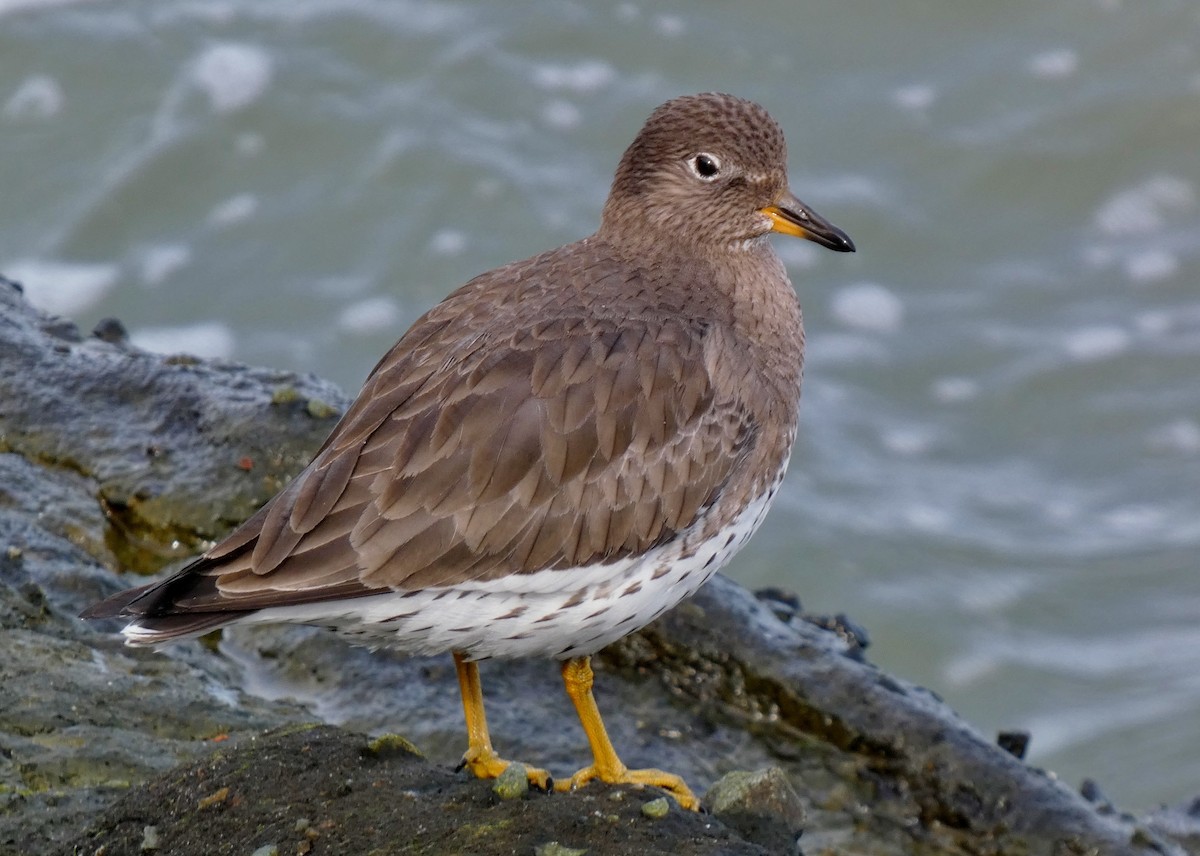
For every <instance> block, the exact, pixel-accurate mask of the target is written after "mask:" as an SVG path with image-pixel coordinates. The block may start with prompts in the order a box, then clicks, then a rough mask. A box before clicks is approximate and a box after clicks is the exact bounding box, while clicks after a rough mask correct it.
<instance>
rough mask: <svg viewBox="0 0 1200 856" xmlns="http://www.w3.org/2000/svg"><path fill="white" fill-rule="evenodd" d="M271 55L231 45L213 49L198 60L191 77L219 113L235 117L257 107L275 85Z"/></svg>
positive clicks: (227, 44)
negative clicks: (242, 111) (246, 108)
mask: <svg viewBox="0 0 1200 856" xmlns="http://www.w3.org/2000/svg"><path fill="white" fill-rule="evenodd" d="M272 70H273V69H272V62H271V57H270V55H269V54H268V53H267V52H266V51H265V50H264V49H263V48H261V47H259V46H258V45H246V44H236V43H232V42H227V43H224V44H217V45H213V46H212V47H210V48H208V49H207V50H205V51H204V53H202V54H200V56H198V57H196V59H195V60H194V61H193V63H192V67H191V72H190V77H191V80H192V82H193V83H195V84H196V85H197V86H198V87H200V89H202V90H203V91H204V93H205V94H206V95H207V96H208V101H209V104H210V105H212V108H213V110H215V111H216V112H218V113H232V112H234V111H237V110H241V109H242V108H244V107H246V106H248V105H250V104H253V103H254V102H255V101H257V100H258V99H259V98H260V97H261V96H262V94H263V92H265V91H266V89H267V86H268V85H269V84H270V83H271V75H272Z"/></svg>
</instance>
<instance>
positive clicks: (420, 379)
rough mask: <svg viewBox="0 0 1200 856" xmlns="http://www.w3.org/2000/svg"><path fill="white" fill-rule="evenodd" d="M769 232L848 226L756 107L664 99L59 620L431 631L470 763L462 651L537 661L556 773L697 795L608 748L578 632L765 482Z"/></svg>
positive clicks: (768, 478) (782, 312)
mask: <svg viewBox="0 0 1200 856" xmlns="http://www.w3.org/2000/svg"><path fill="white" fill-rule="evenodd" d="M771 232H780V233H783V234H785V235H793V236H797V237H801V238H807V239H809V240H811V241H815V242H816V243H817V244H820V245H822V246H824V247H828V248H829V249H831V250H836V251H839V252H850V251H853V250H854V244H853V243H852V242H851V241H850V239H849V238H848V237H847V236H846V235H845V234H844V233H843V232H842V231H841V230H839V229H838V228H836V227H835V226H833V225H832V224H831V223H829V222H828V221H826V220H824V219H822V218H821V217H820V216H818V215H817V214H816V213H815V212H814V211H813V210H812V209H811V208H809V207H808V206H807V205H805V204H804V203H802V202H801V201H800V200H799V199H797V198H796V197H795V196H794V195H793V194H792V192H791V191H790V190H789V188H788V182H787V173H786V149H785V144H784V137H783V132H782V131H781V129H780V127H779V125H778V124H777V123H776V122H775V120H773V119H772V118H771V116H770V115H769V114H768V113H767V111H766V110H765V109H763V108H762V107H761V106H759V105H758V104H755V103H753V102H751V101H746V100H744V99H741V98H736V97H734V96H730V95H723V94H715V93H707V94H701V95H693V96H685V97H682V98H676V99H674V100H672V101H668V102H667V103H665V104H663V105H662V106H660V107H659V108H658V109H657V110H655V111H654V113H653V114H652V115H651V116H650V118H649V119H648V120H647V121H646V124H645V126H644V127H643V128H642V129H641V131H640V132H639V133H638V134H637V137H636V138H635V139H634V141H633V143H632V144H631V145H630V146H629V148H628V149H627V150H626V151H625V154H624V156H623V157H622V158H621V162H620V164H619V166H618V167H617V171H616V176H615V178H614V180H613V183H612V189H611V192H610V194H609V197H608V201H607V202H606V204H605V206H604V210H603V214H602V217H601V223H600V228H599V229H598V230H597V231H596V233H595V234H593V235H592V236H590V237H587V238H584V239H583V240H581V241H578V242H576V243H573V244H568V245H567V246H564V247H560V248H559V249H556V250H551V251H549V252H546V253H542V254H541V255H538V256H534V257H533V258H530V259H526V260H525V261H519V262H514V263H512V264H509V265H506V266H504V267H500V268H497V269H495V270H492V271H489V272H487V273H484V274H482V275H480V276H478V277H476V278H475V279H473V280H471V281H470V282H468V283H467V284H466V285H464V286H462V287H461V288H459V289H458V290H457V291H455V292H453V293H452V294H451V295H450V296H449V297H447V298H446V299H445V300H443V301H442V302H441V303H439V304H438V305H437V306H435V307H434V308H433V309H431V310H430V311H429V312H428V313H426V314H425V315H424V316H423V317H422V318H420V319H419V320H418V321H417V322H416V323H415V324H414V325H413V326H412V328H411V329H409V331H408V332H407V333H405V334H404V336H403V337H402V338H401V339H400V341H399V342H398V343H397V344H396V345H395V346H394V347H393V348H392V349H391V350H390V351H389V352H388V353H387V354H386V355H385V356H384V357H383V359H382V360H380V362H379V364H378V365H377V366H376V367H375V369H374V370H373V371H372V372H371V375H370V377H368V379H367V381H366V384H365V385H364V387H363V389H362V392H361V393H359V395H358V398H357V399H356V400H355V401H354V403H353V404H352V405H351V406H350V408H349V409H348V410H347V411H346V413H345V415H344V416H343V417H342V419H341V421H340V422H339V423H338V425H337V427H336V428H334V430H333V433H332V434H331V435H330V436H329V439H328V440H326V441H325V444H324V445H323V446H322V447H321V449H320V451H318V452H317V454H316V457H315V458H313V460H312V462H311V463H310V464H309V465H308V466H307V467H306V468H305V469H304V471H303V472H302V473H300V475H299V476H297V477H296V478H295V480H293V481H292V482H291V483H290V484H288V485H287V487H285V488H284V489H283V490H282V491H281V492H280V493H279V494H278V495H277V496H275V497H274V498H273V499H272V500H271V501H270V502H268V503H267V504H266V505H265V506H264V507H263V508H262V509H261V510H260V511H259V512H258V513H257V514H255V515H254V516H253V517H251V518H250V519H249V520H247V521H246V522H245V523H244V524H242V526H241V527H239V528H238V529H237V530H236V531H235V532H233V534H232V535H230V536H229V537H227V538H226V539H225V540H223V541H221V542H220V543H218V544H217V545H216V546H214V547H213V548H212V549H210V550H209V551H208V552H206V553H204V554H203V555H202V556H200V557H199V558H198V559H196V560H194V561H193V562H192V563H191V564H189V565H187V566H186V567H185V568H184V569H183V570H181V571H179V572H178V573H176V574H175V575H173V576H171V577H170V578H168V579H166V580H165V581H161V582H155V583H151V584H149V585H146V586H142V587H140V588H135V589H132V590H129V591H125V592H121V593H119V594H116V595H114V596H112V597H110V598H108V599H107V600H105V601H102V602H101V603H98V604H96V605H94V606H92V607H90V608H89V609H88V610H86V611H85V612H84V613H83V617H85V618H108V617H113V616H119V617H120V618H123V619H127V620H128V624H127V626H126V627H125V629H124V631H123V632H124V635H125V637H126V640H127V641H128V642H129V643H130V644H134V645H152V644H157V643H161V642H167V641H170V640H173V639H179V638H183V637H189V636H196V635H199V634H202V633H206V632H208V631H211V630H213V629H216V628H219V627H223V626H226V625H231V624H253V623H262V622H297V623H304V624H315V625H322V626H326V627H330V628H333V629H334V630H336V631H338V632H340V633H343V634H346V635H348V636H349V637H351V639H353V640H354V641H357V642H360V643H362V644H366V645H371V646H376V647H378V646H390V647H393V648H397V649H400V650H403V651H408V652H413V653H417V654H435V653H444V652H450V653H452V654H453V656H454V662H455V665H456V667H457V672H458V680H459V685H460V690H461V692H462V700H463V708H464V711H465V714H466V725H467V734H468V748H467V751H466V754H465V755H464V756H463V764H464V765H465V766H466V767H468V768H470V769H471V771H472V772H474V773H475V774H476V775H478V776H480V777H494V776H498V775H499V774H500V773H501V772H502V771H503V770H504V769H505V768H506V767H507V766H508V764H509V763H510V762H508V761H505V760H504V759H502V758H501V757H500V756H499V755H498V754H497V753H496V752H495V750H494V749H493V748H492V743H491V739H490V736H489V733H488V728H487V720H486V717H485V714H484V707H483V695H482V691H481V688H480V681H479V672H478V667H477V665H476V663H477V661H479V660H483V659H487V658H490V657H532V656H541V657H551V658H556V659H558V660H561V661H562V677H563V681H564V684H565V687H566V691H567V694H568V696H569V697H570V699H571V701H572V702H573V703H574V706H575V708H576V711H577V713H578V715H579V719H580V721H581V723H582V725H583V730H584V732H585V733H586V735H587V739H588V741H589V743H590V745H591V750H592V754H593V762H592V764H591V765H589V766H587V767H585V768H583V769H582V770H580V771H579V772H577V773H575V774H574V775H573V776H571V777H570V778H569V779H566V780H564V781H560V782H559V783H558V789H560V790H565V789H569V788H574V787H577V786H580V785H582V784H584V783H586V782H588V781H589V780H591V779H593V778H599V779H601V780H603V781H605V782H611V783H632V784H636V783H641V784H647V785H655V786H659V787H662V788H665V789H666V790H668V791H669V792H670V793H672V794H673V795H674V796H675V798H676V799H677V801H678V802H679V803H680V805H682V806H684V807H686V808H692V809H695V808H697V807H698V805H699V803H698V800H697V799H696V797H695V796H694V795H693V794H692V792H691V791H690V790H689V789H688V787H687V785H686V784H685V783H684V782H683V780H682V779H681V778H680V777H678V776H675V775H672V774H669V773H665V772H663V771H661V770H653V769H651V770H630V769H628V768H626V767H625V765H624V764H623V763H622V762H621V760H620V758H619V757H618V756H617V753H616V751H615V750H614V749H613V746H612V744H611V742H610V741H609V738H608V735H607V733H606V731H605V728H604V724H603V722H602V721H601V718H600V713H599V711H598V710H597V708H596V704H595V701H594V700H593V697H592V678H593V676H592V669H591V665H590V655H591V654H593V653H594V652H596V651H598V650H599V649H600V648H602V647H604V646H605V645H607V644H609V643H610V642H613V641H615V640H617V639H620V638H621V637H623V636H625V635H627V634H629V633H632V632H633V631H635V630H637V629H638V628H640V627H643V626H644V625H646V624H648V623H649V622H650V621H652V620H653V619H655V618H656V617H657V616H659V615H661V614H662V613H663V612H664V611H666V610H668V609H670V608H671V607H672V606H674V605H675V604H677V603H679V602H680V601H681V600H683V599H684V598H686V597H688V596H689V595H691V594H692V593H693V592H695V591H696V589H697V588H699V587H700V586H701V585H702V584H703V583H704V582H705V581H706V580H707V579H708V578H709V577H710V576H712V574H713V573H714V572H715V571H716V570H717V569H718V568H720V567H722V566H723V565H724V564H725V563H726V562H728V561H729V559H730V558H731V557H732V556H733V555H734V553H736V552H737V551H738V549H739V548H740V547H741V546H742V545H743V544H745V543H746V540H747V539H748V538H749V537H750V536H751V535H752V534H753V533H754V531H755V530H756V529H757V528H758V526H759V524H760V523H761V522H762V520H763V516H764V515H765V514H766V513H767V509H768V508H769V507H770V505H771V501H772V499H773V498H774V497H775V494H776V492H777V491H778V489H779V485H780V482H781V480H782V479H783V474H784V470H785V468H786V466H787V462H788V458H789V456H790V454H791V448H792V441H793V440H794V439H795V436H796V425H797V407H798V404H799V400H800V379H801V363H802V358H803V352H804V333H803V327H802V325H801V316H800V306H799V303H798V301H797V299H796V294H795V292H794V291H793V289H792V285H791V283H790V282H789V281H788V277H787V274H786V272H785V271H784V268H783V265H782V264H781V263H780V261H779V258H778V257H777V256H776V255H775V252H774V250H773V249H772V247H771V244H770V242H769V241H768V240H767V236H768V235H769V234H770V233H771ZM527 771H528V775H529V777H530V780H531V781H532V782H533V783H534V784H536V785H538V786H540V787H542V788H548V787H550V786H551V779H550V776H549V774H548V773H547V772H546V771H545V770H540V769H537V768H532V767H530V768H527Z"/></svg>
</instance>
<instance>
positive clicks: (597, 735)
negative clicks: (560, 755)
mask: <svg viewBox="0 0 1200 856" xmlns="http://www.w3.org/2000/svg"><path fill="white" fill-rule="evenodd" d="M562 676H563V684H564V685H565V686H566V688H567V695H568V696H570V697H571V701H572V702H573V703H574V705H575V712H576V713H578V714H579V721H580V723H581V724H582V725H583V731H584V733H585V734H587V739H588V743H590V744H591V746H592V764H591V766H589V767H584V768H583V769H582V770H580V771H579V772H578V773H576V774H575V775H574V776H572V777H571V778H570V779H569V780H568V781H565V782H558V783H557V784H556V785H555V789H556V790H560V791H567V790H574V789H575V788H577V787H579V786H580V785H583V784H586V783H588V782H590V781H591V780H592V779H599V780H600V781H602V782H608V783H609V784H612V785H619V784H625V785H653V786H654V787H657V788H662V789H663V790H666V791H669V792H670V794H671V796H673V797H675V801H676V802H678V803H679V805H680V806H681V807H683V808H686V809H690V810H692V811H699V810H700V800H698V799H696V795H695V794H693V793H692V792H691V789H689V788H688V786H687V785H686V784H684V781H683V779H681V778H680V777H679V776H676V775H674V774H672V773H664V772H663V771H662V770H630V769H629V768H628V767H626V766H625V765H624V764H622V763H621V759H620V758H618V757H617V751H616V750H615V749H613V745H612V741H611V740H609V739H608V731H607V730H605V728H604V722H603V720H601V719H600V711H599V710H598V709H597V708H596V699H595V698H593V697H592V680H593V676H592V658H591V657H576V658H574V659H571V660H567V661H566V662H565V663H563V667H562Z"/></svg>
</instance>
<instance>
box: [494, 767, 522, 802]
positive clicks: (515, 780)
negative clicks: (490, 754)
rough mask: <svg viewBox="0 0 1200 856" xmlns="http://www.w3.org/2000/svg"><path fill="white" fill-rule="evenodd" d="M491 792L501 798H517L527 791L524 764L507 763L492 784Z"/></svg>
mask: <svg viewBox="0 0 1200 856" xmlns="http://www.w3.org/2000/svg"><path fill="white" fill-rule="evenodd" d="M492 793H494V794H495V795H496V796H498V797H500V799H502V800H519V799H521V798H522V797H524V796H525V795H526V794H528V793H529V778H528V776H527V775H526V773H525V765H524V764H515V763H514V764H509V765H508V766H507V767H506V768H505V770H504V772H503V773H501V774H500V775H499V776H497V777H496V781H495V782H494V783H493V784H492Z"/></svg>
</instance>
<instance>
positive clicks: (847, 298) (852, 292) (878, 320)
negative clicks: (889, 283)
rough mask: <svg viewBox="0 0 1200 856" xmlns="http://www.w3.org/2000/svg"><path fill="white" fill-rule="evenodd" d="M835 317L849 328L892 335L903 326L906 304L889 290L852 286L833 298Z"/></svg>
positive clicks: (872, 285) (867, 284)
mask: <svg viewBox="0 0 1200 856" xmlns="http://www.w3.org/2000/svg"><path fill="white" fill-rule="evenodd" d="M830 309H831V311H832V312H833V316H834V317H835V318H837V319H838V321H840V322H842V323H843V324H845V325H846V326H847V327H854V328H856V329H859V330H872V331H875V332H879V333H891V332H893V331H895V330H898V329H899V328H900V325H901V324H902V323H903V322H904V304H903V303H902V302H901V301H900V298H899V297H897V296H896V295H895V294H894V293H893V292H892V291H891V290H890V289H887V288H885V287H884V286H882V285H879V284H878V283H874V282H862V283H858V284H856V285H849V286H846V287H845V288H843V289H841V290H840V291H838V292H837V294H835V295H834V296H833V300H832V302H831V306H830Z"/></svg>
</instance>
